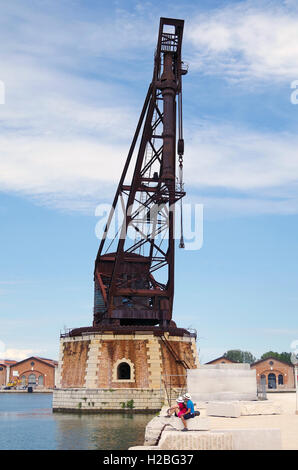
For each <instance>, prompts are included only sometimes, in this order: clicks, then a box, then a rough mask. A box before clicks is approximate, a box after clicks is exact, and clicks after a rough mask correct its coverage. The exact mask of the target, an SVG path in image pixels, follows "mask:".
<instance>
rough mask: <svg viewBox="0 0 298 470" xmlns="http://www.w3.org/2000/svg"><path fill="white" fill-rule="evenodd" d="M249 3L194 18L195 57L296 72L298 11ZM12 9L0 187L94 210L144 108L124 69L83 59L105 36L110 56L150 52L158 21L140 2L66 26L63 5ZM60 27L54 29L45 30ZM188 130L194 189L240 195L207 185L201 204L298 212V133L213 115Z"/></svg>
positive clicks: (252, 70) (235, 69)
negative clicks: (215, 120) (50, 9)
mask: <svg viewBox="0 0 298 470" xmlns="http://www.w3.org/2000/svg"><path fill="white" fill-rule="evenodd" d="M270 3H271V4H273V3H272V2H270ZM251 5H252V4H251V3H248V2H242V3H241V5H240V6H237V5H235V4H233V5H232V6H231V5H230V6H228V7H226V8H222V9H220V10H216V11H211V12H209V13H207V14H204V15H201V16H199V17H197V18H195V19H193V20H192V22H190V21H189V22H187V25H186V30H185V32H186V40H188V42H189V44H191V45H192V47H193V46H194V47H195V48H196V53H197V55H196V61H197V62H196V63H197V65H198V64H201V65H202V71H207V72H212V73H218V72H221V73H222V72H223V71H224V72H227V73H228V75H229V76H233V77H240V76H245V77H247V76H254V77H262V78H268V76H270V74H272V76H274V77H277V78H285V77H287V76H289V75H290V74H291V73H292V70H297V77H298V65H296V63H297V64H298V62H297V60H296V57H298V40H296V36H297V35H298V32H297V31H298V27H297V28H296V26H298V16H297V17H296V16H295V15H292V16H290V15H289V13H288V11H287V10H286V9H285V8H284V9H281V7H278V8H277V7H274V8H271V9H268V10H267V11H266V12H265V10H264V4H263V3H262V4H261V3H260V5H263V7H262V6H259V7H256V6H255V5H253V6H251ZM19 6H20V5H19ZM240 7H241V8H240ZM7 8H8V16H9V15H12V16H13V15H17V17H18V18H19V20H20V21H18V22H15V23H13V24H14V28H12V29H11V30H10V29H9V28H8V26H7V24H4V25H3V28H2V30H0V40H2V42H3V44H5V48H3V52H2V54H3V56H2V63H3V66H2V69H1V77H0V79H3V80H4V81H5V84H6V104H5V105H1V106H0V122H1V125H2V134H1V137H0V148H1V153H0V189H1V190H2V191H8V192H15V193H19V194H22V195H26V196H28V197H30V198H32V199H33V200H35V201H37V202H39V203H42V204H46V205H48V206H50V207H58V208H61V209H71V210H79V211H90V209H91V208H92V209H93V208H94V207H95V206H96V205H97V204H98V203H100V202H102V200H103V199H105V200H107V199H109V200H111V198H112V196H113V191H114V189H115V185H116V184H117V182H118V180H119V177H120V174H121V171H122V168H123V165H124V162H125V158H126V155H127V152H128V149H129V145H130V141H131V138H132V136H133V133H134V130H135V126H136V122H137V119H138V115H139V111H140V109H136V107H135V106H134V104H135V101H132V100H131V99H130V98H131V97H132V95H133V94H132V90H131V89H130V88H127V87H126V86H125V84H123V85H120V83H122V80H121V78H122V77H123V75H122V74H123V72H124V71H123V70H121V73H120V69H119V70H118V73H117V69H115V71H114V75H112V76H111V75H110V72H111V71H109V73H108V75H107V76H105V68H104V66H103V68H102V69H101V68H98V67H99V63H98V64H97V71H98V73H99V76H100V79H95V78H94V74H92V75H88V73H85V72H86V71H85V70H84V69H83V70H82V73H81V70H80V66H81V64H84V63H86V62H88V63H92V61H93V59H94V60H97V59H96V57H97V56H96V54H97V52H96V47H97V45H99V44H100V48H101V49H100V50H98V54H99V56H100V54H102V53H103V51H105V54H106V56H107V57H109V61H110V62H111V63H112V62H113V60H114V59H115V57H117V54H118V56H119V59H121V58H123V57H125V54H124V52H125V51H127V49H129V48H131V50H133V51H134V54H135V51H136V50H138V51H140V50H142V47H143V46H144V47H145V43H146V47H148V46H149V47H150V49H151V50H152V44H153V42H154V44H155V40H156V28H155V29H154V27H155V26H156V25H155V24H149V23H150V22H148V21H147V22H146V21H145V18H144V17H142V16H138V13H136V12H138V11H141V10H140V5H139V6H138V5H137V7H136V12H134V13H133V12H132V13H127V12H125V11H124V10H118V11H117V12H116V15H115V17H114V19H113V20H112V23H111V21H110V22H109V21H107V18H102V21H101V23H100V24H96V22H94V20H90V19H89V20H88V21H87V20H86V19H84V20H83V19H80V20H79V19H78V18H77V20H76V21H74V22H73V24H72V23H71V24H70V25H69V26H68V27H67V31H65V30H64V28H63V21H62V20H61V19H60V17H57V12H55V13H56V14H55V15H53V14H51V15H48V16H47V15H46V14H45V12H43V14H41V13H40V10H38V11H39V12H32V11H30V14H29V13H28V11H27V9H26V8H16V6H15V5H14V6H11V5H10V6H7ZM146 11H147V13H148V9H147V10H146ZM31 13H32V14H31ZM147 13H146V14H147ZM58 16H59V15H58ZM56 20H57V23H55V21H56ZM0 21H1V20H0ZM36 24H38V25H39V29H38V30H35V29H34V25H36ZM111 25H112V26H111ZM123 25H124V26H123ZM122 26H123V27H124V31H123V34H122V35H121V34H118V33H120V29H121V27H122ZM295 28H296V29H295ZM143 29H144V35H141V36H142V40H141V41H137V40H136V39H137V37H138V35H139V32H140V30H143ZM152 29H154V34H151V30H152ZM50 30H51V31H52V34H51V35H50V36H48V35H46V34H45V35H44V34H43V31H50ZM32 31H34V34H33V33H32ZM115 32H116V33H117V34H115ZM149 33H150V34H149ZM1 34H2V39H1ZM114 34H115V36H114ZM115 37H116V38H117V40H115ZM119 37H120V39H119ZM149 37H150V39H149ZM37 38H38V40H37ZM77 38H79V42H76V39H77ZM118 39H119V41H118ZM146 41H147V42H146ZM74 44H77V49H76V50H75V49H74ZM45 48H46V49H45ZM113 48H114V49H113ZM296 49H297V50H296ZM112 50H113V51H112ZM111 54H112V55H111ZM45 57H46V60H45ZM112 57H113V59H112ZM152 63H153V61H152ZM212 64H217V66H216V67H217V68H216V69H214V68H212V67H213V66H212ZM119 73H120V75H119ZM115 78H116V80H115ZM119 78H120V80H119ZM129 93H131V94H129ZM140 99H141V101H142V99H143V98H142V97H141V98H140ZM137 101H138V102H139V98H138V99H137ZM128 103H129V105H128ZM185 136H186V154H185V159H184V160H185V180H186V183H187V188H189V189H194V190H196V189H200V188H204V190H206V189H207V190H212V191H213V190H218V189H225V190H228V191H234V192H240V193H242V194H241V195H239V194H234V195H229V197H226V198H225V199H223V198H222V197H219V196H216V195H212V194H210V195H206V194H205V193H204V194H205V195H204V197H202V199H201V201H199V202H205V203H206V204H208V205H209V206H210V207H212V208H216V207H217V208H219V209H221V208H222V206H223V204H224V205H226V206H228V207H229V209H230V211H231V212H233V213H237V211H238V208H239V210H240V211H242V210H243V209H244V208H245V210H246V211H247V212H251V213H253V212H258V213H259V211H261V212H262V211H263V212H269V213H272V212H273V213H274V212H278V213H279V212H282V213H292V212H296V211H297V199H298V196H297V190H296V188H295V187H294V186H295V183H296V181H297V178H298V159H297V156H296V153H297V152H296V149H297V144H298V138H297V137H296V136H295V135H290V134H286V133H283V134H282V133H279V134H278V133H273V132H272V133H266V134H265V133H261V132H256V131H252V130H249V129H246V128H245V127H244V126H240V125H238V126H233V125H232V124H229V123H228V124H224V123H223V124H218V125H213V124H211V123H210V122H207V121H206V122H193V123H192V125H191V126H189V127H187V125H186V129H185ZM290 187H291V188H292V190H291V192H290V193H289V188H290ZM205 192H206V191H205ZM273 193H274V194H273ZM243 196H244V198H243Z"/></svg>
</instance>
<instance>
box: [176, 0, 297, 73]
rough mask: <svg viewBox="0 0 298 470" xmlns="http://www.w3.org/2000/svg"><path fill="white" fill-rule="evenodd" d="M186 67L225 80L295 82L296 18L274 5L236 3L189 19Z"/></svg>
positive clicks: (293, 12) (285, 8)
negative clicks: (189, 45)
mask: <svg viewBox="0 0 298 470" xmlns="http://www.w3.org/2000/svg"><path fill="white" fill-rule="evenodd" d="M185 37H186V39H187V40H188V41H189V42H190V44H191V45H192V47H193V48H195V52H194V53H193V52H191V53H190V57H191V63H192V68H194V67H197V68H198V69H199V70H200V71H201V72H206V73H211V74H219V75H224V76H226V77H228V78H230V79H237V80H241V79H257V80H266V81H268V80H269V81H273V80H285V81H289V80H291V79H293V78H297V77H298V62H297V56H298V13H297V10H295V9H293V8H291V6H290V4H288V5H286V4H281V2H276V1H260V2H257V3H256V2H251V1H246V2H238V4H236V3H233V4H230V5H227V6H225V7H223V8H220V9H217V10H211V11H209V12H207V13H204V14H200V15H198V16H197V17H195V18H193V19H191V20H190V21H189V24H188V26H187V28H186V31H185Z"/></svg>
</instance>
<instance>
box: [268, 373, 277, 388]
mask: <svg viewBox="0 0 298 470" xmlns="http://www.w3.org/2000/svg"><path fill="white" fill-rule="evenodd" d="M268 388H276V375H275V374H272V373H271V374H269V375H268Z"/></svg>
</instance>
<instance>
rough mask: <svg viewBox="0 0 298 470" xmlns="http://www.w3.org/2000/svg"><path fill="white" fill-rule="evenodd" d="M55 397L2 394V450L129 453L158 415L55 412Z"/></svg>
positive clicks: (141, 442)
mask: <svg viewBox="0 0 298 470" xmlns="http://www.w3.org/2000/svg"><path fill="white" fill-rule="evenodd" d="M51 406H52V396H51V395H48V394H47V395H45V394H37V393H34V394H2V393H1V394H0V449H11V450H13V449H22V450H23V449H26V450H27V449H28V450H39V449H44V450H45V449H58V450H68V449H77V450H79V449H86V450H89V449H103V450H125V449H128V447H131V446H134V445H142V444H143V442H144V431H145V427H146V424H147V423H148V422H149V421H150V419H152V417H153V416H154V414H132V415H130V414H122V413H119V414H108V413H102V414H86V415H85V414H70V413H52V408H51Z"/></svg>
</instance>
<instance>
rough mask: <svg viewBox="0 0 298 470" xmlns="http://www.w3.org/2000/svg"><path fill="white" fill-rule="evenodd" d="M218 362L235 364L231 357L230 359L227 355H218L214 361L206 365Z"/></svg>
mask: <svg viewBox="0 0 298 470" xmlns="http://www.w3.org/2000/svg"><path fill="white" fill-rule="evenodd" d="M216 364H235V361H231V359H228V358H227V357H225V356H220V357H217V358H216V359H213V360H212V361H209V362H206V365H216Z"/></svg>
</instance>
